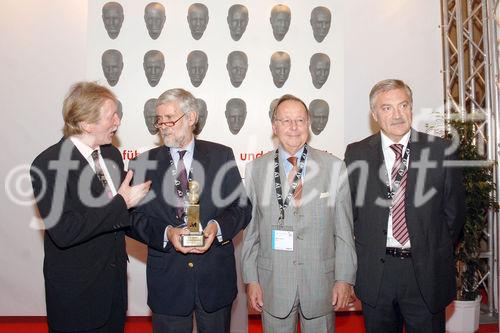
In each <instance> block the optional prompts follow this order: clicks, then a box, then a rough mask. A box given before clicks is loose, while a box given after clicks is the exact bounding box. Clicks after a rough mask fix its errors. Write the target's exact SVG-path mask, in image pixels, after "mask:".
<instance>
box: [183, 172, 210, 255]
mask: <svg viewBox="0 0 500 333" xmlns="http://www.w3.org/2000/svg"><path fill="white" fill-rule="evenodd" d="M199 191H200V185H199V184H198V183H197V182H195V181H190V182H189V193H188V205H187V214H186V215H187V221H186V223H187V228H188V230H189V234H186V235H182V236H181V244H182V246H184V247H202V246H203V245H204V244H205V237H204V235H203V232H202V230H200V229H201V228H200V205H199V204H198V201H199V200H200V194H199Z"/></svg>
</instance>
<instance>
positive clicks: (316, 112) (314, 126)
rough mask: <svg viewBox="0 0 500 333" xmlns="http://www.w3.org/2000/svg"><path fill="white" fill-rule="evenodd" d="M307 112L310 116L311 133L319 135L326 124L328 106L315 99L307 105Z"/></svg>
mask: <svg viewBox="0 0 500 333" xmlns="http://www.w3.org/2000/svg"><path fill="white" fill-rule="evenodd" d="M309 112H310V114H311V131H312V132H313V133H314V135H319V134H320V133H321V132H323V130H324V129H325V127H326V124H327V123H328V115H329V114H330V106H329V105H328V103H327V102H326V101H324V100H322V99H315V100H313V101H311V103H310V104H309Z"/></svg>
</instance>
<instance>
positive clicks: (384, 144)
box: [380, 130, 411, 151]
mask: <svg viewBox="0 0 500 333" xmlns="http://www.w3.org/2000/svg"><path fill="white" fill-rule="evenodd" d="M410 135H411V130H409V131H408V133H406V134H405V135H403V137H402V138H401V140H399V142H394V141H392V140H391V139H390V138H389V137H388V136H387V135H385V134H384V132H382V131H380V136H381V138H382V147H383V148H386V149H389V148H390V146H391V145H393V144H395V143H399V144H402V145H403V151H404V150H405V149H406V146H408V142H409V141H410Z"/></svg>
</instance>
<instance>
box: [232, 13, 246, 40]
mask: <svg viewBox="0 0 500 333" xmlns="http://www.w3.org/2000/svg"><path fill="white" fill-rule="evenodd" d="M227 24H228V25H229V32H230V33H231V38H232V39H233V40H234V41H238V40H240V38H241V36H243V34H244V33H245V30H246V29H247V25H248V9H247V7H245V6H243V5H232V6H231V7H229V10H228V12H227Z"/></svg>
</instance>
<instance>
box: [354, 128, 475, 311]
mask: <svg viewBox="0 0 500 333" xmlns="http://www.w3.org/2000/svg"><path fill="white" fill-rule="evenodd" d="M408 146H409V148H410V162H409V164H410V167H409V169H408V183H407V188H406V222H407V226H408V232H409V235H410V242H411V252H412V257H411V261H412V263H413V268H414V271H415V277H416V280H417V284H418V286H419V288H420V292H421V293H422V297H423V299H424V301H425V303H426V304H427V307H428V308H429V309H430V311H431V312H433V313H437V312H439V311H442V310H443V309H444V308H445V307H446V305H447V304H449V303H450V302H451V301H452V300H453V299H454V297H455V293H456V289H455V261H454V252H453V250H454V243H455V241H456V240H457V238H458V236H459V233H460V230H461V228H462V225H463V223H464V210H465V197H464V187H463V183H462V172H461V169H460V168H457V167H453V166H450V165H446V163H447V162H448V161H453V160H456V159H457V155H456V153H455V152H451V151H448V150H449V149H448V148H449V147H450V142H448V141H446V140H443V139H441V138H438V137H434V136H430V135H427V134H424V133H420V132H416V131H414V130H412V133H411V137H410V142H409V144H408ZM345 161H346V164H347V167H348V172H349V184H350V187H351V196H352V205H353V220H354V236H355V243H356V252H357V255H358V272H357V274H356V286H355V291H356V295H357V296H358V297H359V299H361V301H363V302H365V303H368V304H370V305H372V306H375V305H376V304H377V299H378V297H379V287H380V283H381V281H382V278H383V277H382V273H383V267H384V256H385V247H386V241H387V219H388V216H389V207H388V206H382V205H379V204H377V203H376V202H377V200H378V198H380V199H386V198H387V187H386V185H385V184H386V181H385V179H384V178H383V177H381V176H380V175H383V174H384V172H379V171H380V170H381V168H383V169H382V171H383V170H385V165H384V157H383V153H382V144H381V137H380V133H377V134H375V135H372V136H370V137H368V138H366V139H364V140H362V141H360V142H356V143H352V144H350V145H348V146H347V149H346V152H345ZM425 161H429V162H430V163H429V164H425ZM361 165H366V166H368V170H367V171H368V173H367V174H365V175H363V172H362V171H361V170H362V169H361V168H362V166H361ZM419 168H420V169H419ZM424 170H425V173H424ZM365 186H366V187H365ZM429 194H432V195H430V196H429V197H428V198H426V197H425V195H429ZM422 199H423V200H422Z"/></svg>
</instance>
